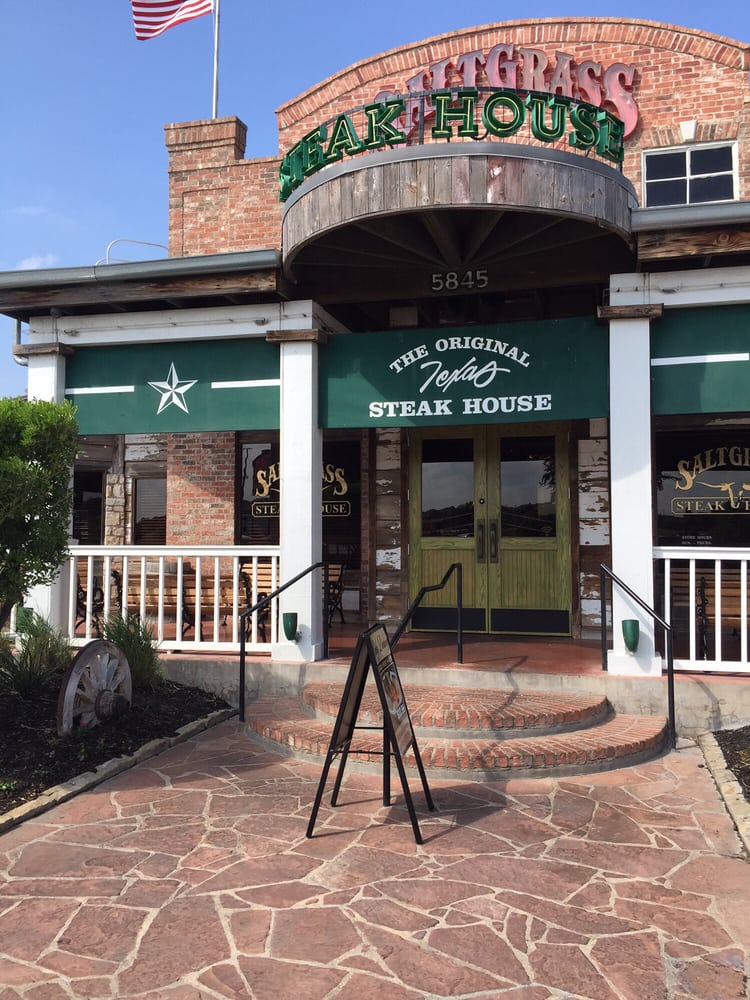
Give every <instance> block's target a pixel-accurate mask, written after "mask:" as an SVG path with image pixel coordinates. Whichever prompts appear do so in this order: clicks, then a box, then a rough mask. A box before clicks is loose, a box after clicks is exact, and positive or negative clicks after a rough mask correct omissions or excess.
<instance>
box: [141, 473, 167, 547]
mask: <svg viewBox="0 0 750 1000" xmlns="http://www.w3.org/2000/svg"><path fill="white" fill-rule="evenodd" d="M133 542H134V543H135V544H136V545H166V542H167V481H166V479H145V478H144V479H141V478H139V479H136V480H135V516H134V518H133Z"/></svg>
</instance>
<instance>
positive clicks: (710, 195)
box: [690, 174, 734, 204]
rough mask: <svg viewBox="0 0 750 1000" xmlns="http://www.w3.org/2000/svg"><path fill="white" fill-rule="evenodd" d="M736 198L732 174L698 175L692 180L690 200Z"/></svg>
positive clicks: (728, 199)
mask: <svg viewBox="0 0 750 1000" xmlns="http://www.w3.org/2000/svg"><path fill="white" fill-rule="evenodd" d="M733 198H734V183H733V179H732V177H731V176H729V175H727V174H725V175H724V176H723V177H696V178H693V180H691V181H690V202H691V204H694V203H695V202H701V201H731V200H732V199H733Z"/></svg>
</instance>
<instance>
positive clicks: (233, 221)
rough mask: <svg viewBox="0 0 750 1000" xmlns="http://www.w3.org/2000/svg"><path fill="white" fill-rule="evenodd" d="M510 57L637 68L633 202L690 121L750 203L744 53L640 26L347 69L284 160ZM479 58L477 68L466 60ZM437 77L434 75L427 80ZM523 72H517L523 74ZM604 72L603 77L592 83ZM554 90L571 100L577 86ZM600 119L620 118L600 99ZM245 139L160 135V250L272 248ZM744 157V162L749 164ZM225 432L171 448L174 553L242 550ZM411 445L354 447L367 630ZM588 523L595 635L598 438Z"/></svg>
mask: <svg viewBox="0 0 750 1000" xmlns="http://www.w3.org/2000/svg"><path fill="white" fill-rule="evenodd" d="M498 45H504V46H506V47H507V50H508V52H509V53H510V54H511V55H510V57H512V58H515V57H516V56H518V54H519V51H520V50H525V51H524V52H523V55H522V60H532V61H533V59H534V58H535V57H534V55H533V52H530V51H529V50H534V51H536V52H537V53H543V56H541V57H540V58H541V59H542V61H543V60H544V59H545V58H546V59H548V61H549V68H548V70H547V77H546V81H547V85H548V86H549V79H550V74H551V72H552V71H553V69H554V67H555V66H556V64H559V63H562V64H563V65H564V64H565V57H564V56H563V58H562V59H561V57H560V53H564V54H567V55H568V56H570V57H571V62H570V64H569V65H570V67H571V68H572V69H573V70H575V69H576V68H577V67H579V66H580V65H581V64H582V63H586V62H587V61H588V62H590V63H591V64H592V66H593V67H597V66H598V65H599V64H600V66H601V67H602V68H606V67H608V66H610V65H612V64H622V65H623V66H624V67H630V66H631V65H632V66H635V73H634V77H633V86H632V100H634V101H635V104H636V105H637V108H638V114H639V119H638V123H637V125H636V126H635V128H634V131H633V132H632V134H631V135H629V137H628V138H627V139H626V141H625V159H624V163H623V172H624V174H625V175H626V177H628V178H629V179H630V180H631V181H632V182H633V184H634V185H635V189H636V191H637V193H638V196H639V199H640V202H641V203H643V197H642V153H643V151H644V150H650V149H658V148H664V147H670V146H681V145H683V143H684V139H683V133H682V130H681V127H680V124H681V123H682V122H690V121H694V122H695V123H696V126H695V128H696V131H695V141H696V142H713V141H737V142H738V143H739V145H740V156H739V177H738V180H739V185H738V189H737V191H736V196H737V197H738V198H739V199H748V198H750V95H749V94H748V80H747V75H748V69H749V68H750V46H747V45H742V44H739V43H737V42H733V41H730V40H728V39H724V38H720V37H718V36H714V35H710V34H706V33H704V32H700V31H697V30H692V29H686V28H678V27H674V26H671V25H662V24H657V23H655V22H649V21H634V20H624V19H614V18H594V19H590V18H565V19H562V20H542V21H538V20H535V21H516V22H512V23H508V24H498V25H492V26H485V27H482V28H471V29H466V30H463V31H457V32H453V33H451V34H449V35H442V36H439V37H435V38H432V39H428V40H426V41H423V42H419V43H416V44H412V45H406V46H402V47H400V48H398V49H394V50H392V51H390V52H386V53H384V54H381V55H376V56H373V57H371V58H368V59H365V60H362V61H361V62H359V63H357V64H355V65H354V66H350V67H348V68H346V69H343V70H342V71H341V72H339V73H337V74H335V75H333V76H331V77H330V78H328V79H327V80H324V81H323V82H321V83H319V84H317V85H316V86H315V87H313V88H311V89H310V90H308V91H306V92H305V93H304V94H301V95H300V96H299V97H296V98H294V99H293V100H291V101H289V102H288V103H286V104H285V105H283V106H282V107H281V108H280V109H279V110H278V112H277V118H278V126H279V148H280V150H281V151H282V152H286V151H287V150H288V149H290V148H291V147H292V146H293V145H294V144H295V143H296V142H297V141H299V140H300V139H301V138H302V137H303V136H304V135H306V134H307V133H308V132H310V131H311V130H312V129H314V128H315V127H316V126H318V125H320V124H321V123H322V122H324V121H326V120H329V119H331V118H334V117H335V116H336V115H338V114H341V113H342V112H345V111H348V110H350V109H352V108H355V107H358V106H360V105H363V104H366V103H371V102H372V101H373V100H374V99H375V97H376V95H378V94H379V93H380V92H383V91H391V92H393V93H401V94H404V93H405V92H406V91H407V82H408V81H412V87H415V84H414V81H415V80H416V79H417V78H418V77H419V75H420V73H421V74H424V79H423V88H424V89H431V88H433V87H435V86H440V85H441V83H440V82H439V81H436V76H437V75H439V74H442V80H443V84H445V85H462V84H464V85H465V84H466V82H467V81H466V78H465V75H462V74H461V73H460V72H459V71H458V70H457V69H456V64H459V63H460V58H461V57H462V56H467V57H468V58H467V59H466V60H464V62H465V65H466V66H467V67H469V68H468V70H467V72H468V73H469V75H473V76H474V77H475V79H474V80H470V81H469V84H471V83H474V82H475V83H476V85H478V86H486V85H487V84H488V82H489V81H488V79H487V75H486V72H485V69H484V67H483V62H484V59H485V58H486V56H487V54H488V53H489V52H490V50H492V49H493V47H495V46H498ZM472 54H475V56H472ZM431 67H434V68H435V75H431V73H430V68H431ZM519 72H520V71H519ZM595 72H596V73H598V72H599V70H598V69H595ZM563 80H564V81H567V82H563V84H562V87H563V89H562V92H563V93H564V92H565V88H566V87H567V88H568V89H572V95H571V96H574V97H577V96H581V97H583V98H584V99H587V100H591V98H590V96H589V95H585V94H580V93H578V91H577V89H576V84H575V83H571V82H570V81H571V80H573V77H572V76H570V75H568V76H567V77H565V76H563ZM602 100H603V101H604V106H605V107H608V108H609V110H615V109H614V108H613V107H612V106H611V105H610V104H607V102H606V99H605V98H604V96H603V97H602ZM246 133H247V129H246V126H245V125H244V124H243V123H242V122H241V121H240V120H239V119H238V118H234V117H227V118H221V119H216V120H207V121H197V122H190V123H186V124H172V125H169V126H167V127H166V129H165V136H166V144H167V148H168V150H169V251H170V255H172V256H191V255H201V254H215V253H225V252H235V251H250V250H266V249H276V250H278V249H281V242H282V240H281V219H282V205H281V204H280V202H279V199H278V190H279V184H278V173H279V166H280V163H281V158H280V157H278V156H268V157H262V158H256V159H244V156H245V142H246ZM746 150H747V153H746V152H745V151H746ZM235 449H236V445H235V436H234V435H233V434H228V433H222V434H200V435H189V434H173V435H170V436H169V440H168V448H167V481H168V494H167V508H168V509H167V542H168V543H169V544H196V543H213V544H231V543H233V542H234V541H235V537H234V532H235V523H236V513H235V504H236V476H235ZM403 449H404V435H403V434H402V433H401V432H400V431H398V430H396V429H390V430H389V429H383V430H378V431H373V432H371V433H370V435H369V446H368V447H365V446H364V444H363V456H362V462H363V477H362V490H363V510H364V511H368V512H369V517H365V518H363V528H362V542H363V544H362V567H361V568H362V609H363V612H364V617H365V618H366V619H368V620H370V621H372V620H376V619H379V620H394V619H397V618H398V617H399V616H400V615H401V614H402V613H403V611H404V609H405V607H406V605H407V602H408V579H407V568H406V563H407V556H406V552H407V520H408V519H407V516H406V514H407V512H406V509H405V503H406V490H405V484H404V474H405V463H404V458H403V454H402V452H403ZM579 457H580V459H581V481H580V484H579V488H580V496H579V498H578V499H579V501H580V503H581V510H582V516H581V519H580V522H579V525H578V535H579V537H578V539H577V542H578V544H580V551H581V555H580V559H579V564H578V573H579V581H578V583H579V595H580V601H581V607H580V611H581V618H582V620H583V622H584V625H585V624H589V625H592V626H593V625H595V624H596V616H597V613H598V611H597V607H596V596H597V586H598V581H597V578H596V574H597V567H598V562H599V561H600V559H602V558H604V557H605V556H606V555H607V552H608V545H609V533H608V530H609V511H608V503H609V495H608V483H607V447H606V440H605V439H604V438H602V439H599V438H597V437H592V439H591V440H584V441H581V442H580V454H579Z"/></svg>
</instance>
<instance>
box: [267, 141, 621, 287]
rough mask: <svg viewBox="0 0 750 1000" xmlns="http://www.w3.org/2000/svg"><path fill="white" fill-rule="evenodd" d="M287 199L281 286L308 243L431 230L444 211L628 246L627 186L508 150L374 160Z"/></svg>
mask: <svg viewBox="0 0 750 1000" xmlns="http://www.w3.org/2000/svg"><path fill="white" fill-rule="evenodd" d="M405 154H408V155H405ZM295 194H296V197H294V198H293V199H290V201H289V202H288V203H287V207H286V210H285V213H284V219H283V228H282V233H283V236H282V244H283V247H284V251H283V253H284V268H285V271H286V274H287V276H290V275H293V268H294V261H295V258H296V257H297V256H298V255H299V254H300V252H301V251H302V250H303V249H304V248H305V247H309V248H311V249H313V250H314V245H315V242H316V240H318V239H320V238H321V237H324V236H325V235H327V234H329V233H330V232H332V231H333V230H336V229H340V228H342V227H352V226H355V227H359V228H361V229H363V230H364V229H365V227H366V228H367V229H372V230H375V229H377V230H378V231H379V230H380V228H383V230H384V231H388V229H389V227H390V228H391V229H392V228H393V226H394V225H395V226H398V225H399V220H400V219H403V218H404V216H408V215H412V216H413V215H415V214H419V215H420V216H421V217H425V216H427V215H429V216H430V217H431V219H432V220H433V222H434V225H439V213H440V211H442V210H444V209H454V210H455V209H460V208H467V209H477V208H481V209H484V210H486V211H487V212H488V214H489V215H490V216H492V215H498V214H500V213H503V212H522V213H536V214H539V216H540V217H544V216H547V217H548V218H549V217H552V218H558V219H559V218H568V219H573V220H576V221H579V222H583V223H590V224H591V225H593V226H595V227H597V228H598V229H605V230H608V231H610V232H614V233H616V234H618V235H619V236H621V237H622V238H623V240H625V241H627V240H628V239H629V238H630V233H631V210H632V208H633V207H634V205H635V198H634V194H633V188H632V185H631V184H630V182H629V181H628V180H627V178H625V177H624V176H623V175H622V174H621V173H620V172H619V171H617V170H615V169H614V168H611V167H607V166H605V165H603V164H601V163H598V162H595V161H593V160H589V159H587V158H586V157H583V156H578V155H576V154H571V153H565V152H562V151H560V150H556V149H551V150H546V149H544V148H541V147H525V146H514V145H513V144H511V143H477V144H476V145H473V144H468V143H461V144H460V145H457V146H456V147H454V148H453V149H450V148H449V149H445V147H442V146H441V147H439V149H436V148H435V147H434V146H433V147H431V148H429V149H427V148H426V147H420V148H414V149H411V148H409V149H405V150H404V149H400V150H393V151H385V152H380V153H377V154H372V155H371V156H368V157H365V158H364V159H359V160H351V161H348V162H347V163H346V164H337V165H336V167H335V168H331V169H330V172H329V171H328V170H326V171H324V172H322V173H321V174H320V175H319V176H318V182H317V183H314V184H310V185H309V186H308V185H303V187H301V188H300V189H299V190H298V191H297V192H296V193H295ZM433 228H434V226H433ZM437 238H438V241H439V234H437ZM362 239H363V240H366V239H367V233H366V231H363V232H362Z"/></svg>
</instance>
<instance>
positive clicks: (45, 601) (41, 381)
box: [24, 343, 72, 630]
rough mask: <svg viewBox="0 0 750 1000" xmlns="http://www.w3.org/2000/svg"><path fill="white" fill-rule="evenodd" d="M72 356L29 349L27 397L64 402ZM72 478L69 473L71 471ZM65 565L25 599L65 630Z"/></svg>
mask: <svg viewBox="0 0 750 1000" xmlns="http://www.w3.org/2000/svg"><path fill="white" fill-rule="evenodd" d="M69 354H72V351H71V349H70V348H69V347H65V346H64V345H62V344H57V343H51V344H34V345H29V346H28V365H29V366H28V398H29V399H30V400H33V399H39V400H46V401H47V402H51V403H61V402H62V401H63V400H64V399H65V358H66V356H67V355H69ZM71 475H72V470H71ZM67 569H68V564H67V563H66V564H65V567H64V569H63V571H62V572H61V573H60V575H59V576H58V577H57V579H56V580H55V582H54V583H52V584H50V585H49V586H37V587H32V588H31V589H30V590H29V592H28V594H27V595H26V597H25V599H24V604H25V606H26V607H29V608H33V609H34V611H36V612H38V614H40V615H42V617H43V618H46V619H47V620H48V621H49V623H50V624H51V625H52V626H53V627H54V628H57V629H61V630H63V629H67V622H68V592H69V589H68V573H67Z"/></svg>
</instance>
